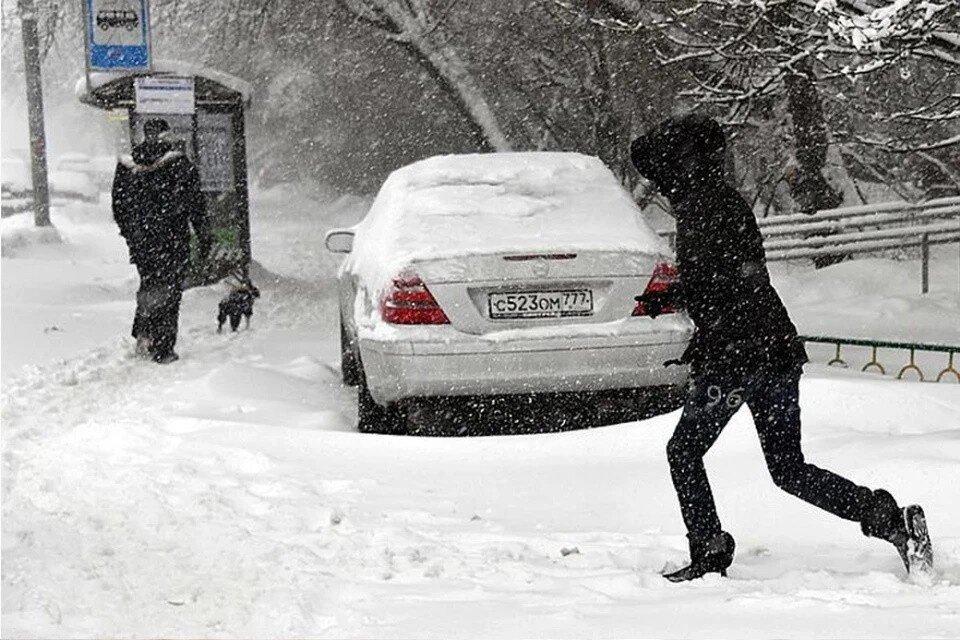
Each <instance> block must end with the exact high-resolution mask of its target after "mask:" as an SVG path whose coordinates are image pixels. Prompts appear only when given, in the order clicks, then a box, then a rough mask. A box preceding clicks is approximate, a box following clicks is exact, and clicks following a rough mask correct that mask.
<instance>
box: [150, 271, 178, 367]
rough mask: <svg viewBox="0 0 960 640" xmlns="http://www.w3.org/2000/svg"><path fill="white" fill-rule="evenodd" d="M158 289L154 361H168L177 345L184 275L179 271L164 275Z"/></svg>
mask: <svg viewBox="0 0 960 640" xmlns="http://www.w3.org/2000/svg"><path fill="white" fill-rule="evenodd" d="M161 280H162V282H161V283H160V287H159V288H158V292H159V294H160V299H159V304H158V306H157V313H156V315H155V322H154V333H155V337H154V343H153V353H154V359H155V360H157V361H160V360H164V359H168V358H169V357H170V356H171V355H173V354H174V350H173V348H174V346H176V344H177V325H178V324H179V321H180V301H181V299H182V298H183V275H182V274H181V273H180V272H179V271H169V272H166V273H164V274H163V276H162V278H161Z"/></svg>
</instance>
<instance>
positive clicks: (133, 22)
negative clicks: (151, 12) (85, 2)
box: [97, 9, 140, 31]
mask: <svg viewBox="0 0 960 640" xmlns="http://www.w3.org/2000/svg"><path fill="white" fill-rule="evenodd" d="M139 25H140V18H139V16H137V12H136V11H130V10H128V9H124V10H107V9H104V10H101V11H98V12H97V26H98V27H100V29H101V30H103V31H106V30H107V29H116V28H118V27H122V28H124V29H126V30H127V31H133V30H134V29H136V28H137V27H138V26H139Z"/></svg>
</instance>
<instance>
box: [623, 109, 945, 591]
mask: <svg viewBox="0 0 960 640" xmlns="http://www.w3.org/2000/svg"><path fill="white" fill-rule="evenodd" d="M725 146H726V144H725V138H724V134H723V131H722V130H721V128H720V125H719V124H718V123H717V122H716V121H715V120H712V119H709V118H706V117H702V116H696V115H691V116H686V117H681V118H672V119H669V120H666V121H665V122H663V123H661V124H660V125H658V126H657V127H655V128H654V129H652V130H651V131H649V132H648V133H646V134H645V135H643V136H641V137H640V138H638V139H637V140H635V141H634V142H633V144H632V145H631V149H630V151H631V159H632V161H633V164H634V166H636V168H637V171H639V173H640V174H641V175H642V176H643V177H644V178H646V179H647V180H649V181H650V182H651V183H653V185H654V186H655V187H656V188H657V189H658V190H659V191H660V192H661V193H662V194H663V195H664V196H666V197H667V198H668V199H669V200H670V204H671V208H672V213H673V215H674V217H675V218H676V227H677V235H676V255H677V262H678V267H679V272H680V282H679V286H678V287H677V288H676V289H675V290H674V291H673V292H671V293H670V294H668V295H669V296H670V299H664V298H663V297H662V296H660V297H658V296H640V297H639V298H638V300H642V301H644V302H646V303H647V306H648V308H651V307H652V309H653V311H654V313H656V310H657V308H659V307H663V306H667V305H670V306H674V305H678V304H679V305H683V306H684V307H685V308H686V311H687V312H688V313H689V315H690V318H691V319H692V320H693V322H694V324H695V326H696V332H695V333H694V336H693V338H692V340H691V342H690V345H689V347H688V348H687V350H686V352H685V353H684V355H683V356H682V358H681V360H680V362H679V363H682V364H688V365H689V366H690V370H691V384H690V387H689V392H688V397H687V400H686V403H685V406H684V409H683V414H682V416H681V418H680V422H679V424H678V425H677V427H676V430H675V431H674V434H673V437H672V438H671V439H670V441H669V444H668V445H667V457H668V460H669V463H670V473H671V476H672V479H673V484H674V487H675V489H676V492H677V497H678V498H679V502H680V509H681V513H682V515H683V520H684V523H685V524H686V527H687V531H688V534H687V537H688V539H689V544H690V557H691V563H690V565H689V566H687V567H684V568H683V569H680V570H679V571H676V572H673V573H670V574H667V575H665V577H666V578H667V579H669V580H671V581H677V582H678V581H683V580H690V579H694V578H699V577H702V576H703V575H705V574H706V573H720V574H721V575H726V569H727V567H728V566H729V565H730V564H731V563H732V562H733V552H734V547H735V544H734V539H733V536H731V535H730V534H729V533H727V532H725V531H723V530H722V528H721V525H720V520H719V518H718V516H717V510H716V506H715V505H714V500H713V495H712V493H711V490H710V485H709V482H708V480H707V474H706V470H705V468H704V464H703V456H704V454H706V452H707V451H708V450H709V449H710V447H711V446H712V445H713V443H714V442H715V441H716V439H717V437H718V436H719V435H720V432H721V431H722V430H723V428H724V427H725V426H726V424H727V422H729V420H730V419H731V418H732V417H733V415H734V414H735V413H736V412H737V411H738V410H739V408H740V406H741V405H742V404H746V405H747V406H748V407H749V408H750V411H751V413H752V414H753V418H754V423H755V425H756V428H757V433H758V434H759V436H760V446H761V448H762V449H763V454H764V458H765V460H766V463H767V468H768V469H769V471H770V475H771V476H772V478H773V481H774V482H775V483H776V485H777V486H778V487H780V488H781V489H783V490H784V491H787V492H788V493H791V494H793V495H795V496H797V497H798V498H800V499H801V500H805V501H806V502H809V503H810V504H813V505H815V506H817V507H820V508H821V509H824V510H826V511H829V512H830V513H833V514H834V515H837V516H839V517H841V518H845V519H847V520H852V521H854V522H859V523H860V524H861V528H862V530H863V533H864V534H866V535H868V536H874V537H879V538H883V539H886V540H889V541H890V542H892V543H893V544H894V545H895V546H896V547H897V549H898V551H899V552H900V554H901V558H902V559H903V560H904V563H905V564H907V556H906V553H907V543H908V541H909V540H910V539H911V537H914V538H916V536H917V535H918V534H916V532H913V531H910V530H908V529H909V526H908V525H907V524H906V523H905V517H904V510H901V509H900V507H898V506H897V503H896V501H895V500H894V498H893V496H891V495H890V493H889V492H887V491H885V490H883V489H878V490H876V491H871V490H870V489H868V488H866V487H861V486H858V485H856V484H854V483H853V482H850V481H849V480H847V479H845V478H842V477H840V476H838V475H836V474H834V473H831V472H830V471H826V470H824V469H821V468H819V467H816V466H814V465H812V464H810V463H808V462H806V461H805V459H804V455H803V452H802V450H801V447H800V405H799V380H800V375H801V369H802V366H803V364H804V363H805V362H807V354H806V352H805V350H804V346H803V342H802V341H801V340H800V339H799V338H798V336H797V329H796V327H795V326H794V324H793V322H791V321H790V317H789V315H788V314H787V310H786V308H785V307H784V305H783V303H782V302H781V300H780V297H779V296H778V295H777V292H776V290H775V289H774V288H773V286H772V285H771V283H770V276H769V273H768V272H767V267H766V258H765V256H764V251H763V243H762V238H761V235H760V230H759V228H758V226H757V222H756V219H755V218H754V215H753V213H752V211H751V210H750V207H749V206H748V205H747V203H746V202H745V201H744V199H743V198H742V197H741V196H740V195H739V194H738V193H737V192H736V191H735V190H734V189H733V188H732V187H731V186H730V185H728V184H727V183H726V181H725V180H724V171H723V165H724V151H725ZM914 506H915V505H914ZM916 508H919V507H916ZM921 515H922V511H921ZM924 534H925V532H924ZM927 551H929V549H927ZM907 568H908V570H909V568H910V565H909V564H907Z"/></svg>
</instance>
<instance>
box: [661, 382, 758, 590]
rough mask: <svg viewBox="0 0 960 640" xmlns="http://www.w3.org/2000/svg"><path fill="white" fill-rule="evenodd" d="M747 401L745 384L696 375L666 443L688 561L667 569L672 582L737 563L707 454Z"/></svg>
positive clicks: (720, 569)
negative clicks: (720, 512) (722, 522)
mask: <svg viewBox="0 0 960 640" xmlns="http://www.w3.org/2000/svg"><path fill="white" fill-rule="evenodd" d="M742 403H743V389H742V388H740V387H738V386H737V385H736V384H735V383H732V382H731V381H730V377H718V376H698V377H697V378H696V379H695V380H694V381H693V384H692V385H691V387H690V393H689V395H688V396H687V402H686V405H685V406H684V409H683V415H682V416H681V418H680V422H679V424H677V428H676V430H675V431H674V433H673V437H671V438H670V442H669V443H668V444H667V459H668V460H669V462H670V475H671V477H672V478H673V486H674V488H675V489H676V491H677V499H678V500H679V501H680V511H681V513H682V514H683V521H684V524H686V526H687V539H688V541H689V544H690V564H689V565H688V566H686V567H683V568H681V569H678V570H676V571H673V572H670V573H665V574H664V576H663V577H664V578H666V579H667V580H670V581H671V582H684V581H687V580H695V579H697V578H701V577H703V576H704V575H706V574H708V573H719V574H720V575H726V570H727V567H729V566H730V564H731V563H732V562H733V553H734V550H735V547H736V545H735V543H734V540H733V536H731V535H730V534H729V533H727V532H725V531H722V530H721V528H720V519H719V517H718V516H717V508H716V505H715V504H714V501H713V493H712V492H711V491H710V482H709V481H708V479H707V472H706V469H705V468H704V465H703V456H704V454H706V452H707V451H708V450H709V449H710V447H711V446H712V445H713V443H714V442H715V441H716V439H717V436H719V435H720V432H721V431H723V428H724V427H725V426H726V425H727V423H728V422H729V421H730V418H731V416H733V414H734V413H736V412H737V410H738V409H739V408H740V405H741V404H742Z"/></svg>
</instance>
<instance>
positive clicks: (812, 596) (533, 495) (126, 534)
mask: <svg viewBox="0 0 960 640" xmlns="http://www.w3.org/2000/svg"><path fill="white" fill-rule="evenodd" d="M363 205H364V203H363V202H362V201H359V200H355V199H342V200H339V201H337V202H317V201H316V200H314V199H312V198H309V197H306V196H304V195H301V194H298V193H293V192H289V191H286V190H279V189H278V190H274V191H271V192H267V193H261V194H258V196H257V197H256V198H255V216H254V229H253V231H254V254H255V256H256V257H257V259H258V260H259V261H260V262H261V263H262V264H263V265H264V267H265V268H266V270H267V271H266V272H259V273H258V274H255V277H256V276H259V277H258V278H257V283H258V285H260V287H261V290H262V292H263V298H262V299H261V300H260V301H259V302H258V306H257V309H256V315H255V316H254V318H253V326H252V329H251V330H250V331H248V332H240V333H238V334H223V335H217V334H216V333H215V324H216V323H215V313H216V302H217V300H218V299H219V298H220V296H221V295H222V294H223V289H221V288H220V287H217V286H214V287H208V288H204V289H199V290H191V291H189V292H188V293H187V295H186V296H185V300H184V307H183V314H182V318H181V341H180V345H179V347H178V350H179V351H180V354H181V356H182V360H181V361H180V362H178V363H176V364H174V365H170V366H167V367H158V366H156V365H152V364H149V363H146V362H142V361H139V360H135V359H133V358H131V357H130V351H131V345H130V341H129V338H127V337H126V334H127V331H128V323H129V321H130V318H131V315H132V311H133V292H134V290H135V288H136V279H135V274H134V271H133V269H132V267H130V265H129V264H127V262H126V255H125V251H124V248H123V246H122V243H121V242H120V241H119V238H118V237H117V236H116V232H115V230H114V228H113V226H112V224H111V222H110V218H109V214H108V212H107V211H106V209H105V208H104V206H102V205H101V206H100V207H99V208H98V207H95V206H87V205H84V206H74V207H70V208H67V209H61V210H58V211H56V212H54V222H55V224H56V225H57V229H58V231H59V234H60V237H61V238H62V243H55V242H53V243H51V242H49V241H52V240H56V238H55V237H51V236H49V235H48V236H44V237H43V238H39V240H46V241H48V242H38V241H37V240H38V238H37V237H36V236H35V235H34V234H32V232H31V231H30V230H28V229H27V227H28V226H29V225H28V224H26V223H25V222H24V221H25V220H27V218H19V217H18V216H14V217H13V218H7V219H5V220H3V223H2V224H3V227H2V232H3V238H4V247H3V252H4V253H3V259H2V323H3V324H2V331H3V334H2V367H3V368H2V375H3V413H2V446H3V494H2V498H3V514H2V515H3V520H2V556H3V557H2V582H3V594H2V613H3V615H2V625H3V629H2V630H3V634H4V635H5V636H9V637H114V636H122V637H161V636H162V637H174V638H179V637H364V638H367V637H388V638H395V637H429V638H449V637H472V638H479V637H483V638H487V637H532V636H536V637H585V636H589V637H627V636H628V637H650V636H653V637H693V636H711V637H714V636H720V637H771V636H774V637H831V638H832V637H869V638H873V637H878V638H879V637H955V636H956V634H957V629H958V628H960V506H958V505H960V499H958V498H960V493H958V490H957V487H958V486H960V385H948V384H939V385H936V384H929V383H922V384H921V383H914V382H896V381H893V380H891V379H889V378H883V377H879V376H870V375H862V374H858V373H855V370H853V369H851V370H837V369H828V368H826V367H825V366H823V365H821V364H811V365H809V366H808V367H807V374H806V376H805V377H804V379H803V381H802V405H803V411H804V425H805V427H804V438H805V449H806V452H807V455H808V458H809V459H810V460H811V461H814V462H815V463H817V464H820V465H822V466H826V467H828V468H832V469H835V470H837V471H839V472H842V473H844V474H845V475H848V476H849V477H850V478H852V479H854V480H855V481H858V482H861V483H865V484H868V485H870V486H885V487H887V488H889V489H890V490H891V491H892V492H893V493H894V494H895V495H896V496H897V497H898V498H899V499H900V500H901V501H903V502H907V501H918V502H921V503H922V504H923V505H924V507H925V508H926V511H927V514H928V517H929V521H930V527H931V531H932V534H933V536H934V541H935V551H936V554H937V561H938V565H939V568H940V575H939V576H938V578H937V580H936V581H935V583H934V584H933V585H932V586H919V585H915V584H912V583H910V582H907V581H905V580H904V579H903V575H902V574H903V570H902V567H901V566H900V561H899V559H898V558H897V557H896V554H895V553H894V552H893V550H892V548H890V547H889V545H887V544H886V543H882V542H878V541H875V540H867V539H865V538H863V537H862V536H861V535H860V533H859V530H858V527H857V526H856V525H853V524H850V523H847V522H842V521H838V520H835V519H833V518H831V517H829V516H827V515H825V514H823V513H821V512H819V511H817V510H816V509H814V508H812V507H809V506H807V505H805V504H803V503H801V502H799V501H797V500H796V499H794V498H791V497H789V496H787V495H785V494H783V493H781V492H779V491H778V490H777V489H776V488H775V487H774V486H773V485H772V483H770V482H769V481H768V476H767V473H766V470H765V469H764V466H763V460H762V456H761V454H760V450H759V445H758V443H757V438H756V435H755V432H754V431H753V429H752V424H751V420H750V417H749V414H748V413H746V412H741V413H740V414H739V415H738V416H737V417H736V418H735V419H734V421H733V422H732V423H731V425H730V426H729V428H728V430H727V432H726V433H725V434H724V435H723V436H722V437H721V438H720V440H719V442H718V444H717V446H716V447H715V448H714V450H713V451H712V452H711V453H710V454H709V456H708V467H709V471H710V474H711V481H712V484H713V486H714V489H715V492H716V494H717V499H718V505H719V509H720V512H721V516H722V517H723V519H724V522H725V525H726V526H727V528H728V529H729V530H730V531H731V532H732V533H733V534H734V535H735V536H736V537H737V541H738V545H739V546H738V549H739V552H738V557H737V561H736V563H735V564H734V566H733V567H732V568H731V571H730V578H729V579H726V580H722V579H719V578H708V579H706V580H702V581H698V582H695V583H691V584H686V585H672V584H669V583H666V582H665V581H664V580H663V579H662V578H660V576H659V575H658V574H659V573H660V571H661V570H662V569H663V568H664V566H665V565H675V564H678V563H680V562H682V561H683V560H685V558H686V548H685V539H684V537H683V535H682V533H683V526H682V523H681V521H680V517H679V512H678V509H677V506H676V499H675V497H674V495H673V492H672V489H671V487H670V480H669V475H668V472H667V466H666V460H665V456H664V453H663V451H664V446H665V443H666V440H667V439H668V437H669V435H670V432H671V430H672V428H673V426H674V424H675V422H676V420H677V415H676V414H671V415H667V416H661V417H658V418H654V419H651V420H647V421H644V422H641V423H633V424H624V425H617V426H612V427H605V428H600V429H593V430H587V431H576V432H567V433H560V434H550V435H531V436H509V437H487V438H469V439H459V438H458V439H429V438H409V437H408V438H403V437H389V436H376V435H366V434H358V433H357V432H356V430H355V427H354V423H355V418H354V412H355V399H354V392H353V391H352V390H350V389H346V388H344V387H342V386H341V384H340V382H339V374H338V371H337V364H338V363H337V360H338V344H337V341H336V332H335V326H336V325H335V318H336V316H335V313H336V310H335V300H334V297H333V295H332V287H331V278H332V274H333V269H334V266H335V261H334V259H333V258H332V257H330V256H327V255H326V254H325V253H324V252H323V251H322V249H321V247H322V234H323V232H324V231H325V230H326V228H328V227H330V226H337V225H343V224H350V223H351V222H353V221H355V220H356V218H357V216H358V215H360V213H361V212H362V209H363ZM318 213H319V214H320V217H319V219H322V220H323V222H317V221H316V220H317V219H318ZM956 250H957V249H956V246H953V247H947V248H943V249H938V250H937V251H936V252H935V260H934V265H933V272H932V276H931V282H932V285H933V291H932V292H931V294H929V295H927V296H920V295H919V293H918V291H919V275H918V270H919V266H918V264H917V262H916V261H905V262H898V261H891V260H879V259H870V260H859V261H855V262H851V263H846V264H842V265H838V266H835V267H832V268H830V269H825V270H822V271H819V272H814V271H812V270H811V269H808V268H806V267H797V266H785V265H773V268H772V271H773V273H774V278H775V281H776V284H777V286H778V288H779V290H780V291H781V293H782V294H783V295H784V298H785V299H786V300H787V303H788V305H789V306H790V309H791V311H792V313H793V315H794V317H795V318H796V319H797V321H798V324H799V325H800V328H801V330H802V331H804V332H806V333H819V334H827V333H833V334H838V335H849V336H861V337H873V338H887V339H904V338H909V339H912V340H925V341H936V342H949V343H953V344H957V343H960V323H957V322H956V319H957V318H958V317H960V295H958V293H957V291H958V282H957V278H958V276H957V253H956Z"/></svg>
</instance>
